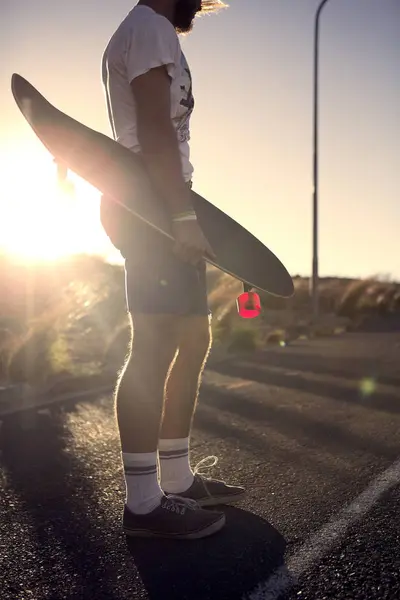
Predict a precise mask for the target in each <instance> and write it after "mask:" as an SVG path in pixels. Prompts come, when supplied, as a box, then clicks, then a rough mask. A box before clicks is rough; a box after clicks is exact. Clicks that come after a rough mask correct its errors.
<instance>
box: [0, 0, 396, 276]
mask: <svg viewBox="0 0 400 600" xmlns="http://www.w3.org/2000/svg"><path fill="white" fill-rule="evenodd" d="M135 4H136V2H135V0H112V1H108V0H84V1H83V2H82V0H68V2H65V0H53V1H52V2H51V3H49V2H48V0H34V1H32V0H1V7H0V11H1V12H0V53H1V56H2V59H3V60H2V61H1V64H0V217H1V222H2V223H3V227H1V223H0V246H1V245H2V243H3V244H4V243H10V238H12V242H13V243H14V245H15V243H16V239H17V238H18V239H19V243H20V244H22V245H23V239H22V238H24V236H25V238H24V239H25V240H30V242H29V243H30V244H32V243H33V241H32V240H33V234H32V229H34V228H35V223H36V224H37V222H38V217H37V210H39V209H38V208H36V207H38V206H39V204H40V202H39V200H38V198H41V199H42V200H43V198H44V197H45V196H46V194H47V196H46V198H47V200H48V201H47V203H44V202H42V203H41V204H40V207H41V208H40V210H41V211H42V212H41V213H40V214H41V216H40V219H41V229H38V232H39V233H40V232H42V233H43V231H44V229H43V223H44V224H45V225H46V229H47V231H50V230H51V227H50V224H52V230H53V234H52V235H53V238H46V239H45V237H44V233H43V235H39V234H38V235H37V236H36V237H37V238H41V240H42V242H41V243H42V245H43V244H45V245H46V244H47V245H48V244H49V243H51V239H53V240H54V244H55V243H56V242H57V240H60V239H61V238H62V239H64V244H65V247H66V248H68V244H69V240H71V239H83V238H86V239H87V240H91V244H92V247H93V250H94V251H99V252H102V253H104V254H107V255H108V256H111V257H112V256H113V254H112V252H111V253H110V251H111V246H110V244H109V243H108V241H107V238H106V237H105V235H104V234H103V232H102V231H101V227H100V225H99V222H98V194H96V193H94V192H93V189H92V188H90V189H87V188H85V187H84V186H81V187H80V188H79V190H80V192H79V193H78V195H77V199H75V204H74V207H75V208H74V210H75V213H74V217H73V218H71V219H70V221H68V220H65V219H61V220H60V218H59V217H60V214H61V213H60V211H59V210H58V209H57V210H58V212H57V210H55V208H54V206H55V205H54V202H53V200H52V198H51V185H53V179H54V178H53V171H52V170H51V169H52V167H50V165H51V157H50V155H48V153H47V152H46V151H45V150H44V149H43V146H42V145H41V143H40V142H39V141H38V140H37V138H36V137H35V135H34V134H33V132H32V131H31V130H30V128H29V126H28V125H27V124H26V123H25V121H24V119H23V118H22V116H21V114H20V113H19V111H18V109H17V107H16V105H15V103H14V100H13V98H12V95H11V92H10V79H11V74H12V73H13V72H17V73H20V74H21V75H23V76H24V77H26V78H27V79H28V80H29V81H31V83H33V85H35V86H36V87H38V89H39V90H40V91H41V92H42V93H43V94H44V95H45V96H46V97H47V98H48V99H49V100H50V102H52V103H53V104H55V105H56V106H57V107H58V108H60V109H61V110H63V111H65V112H66V113H67V114H69V115H71V116H72V117H74V118H75V119H77V120H79V121H81V122H83V123H85V124H86V125H88V126H90V127H92V128H93V129H96V130H98V131H101V132H103V133H106V134H107V135H110V136H111V130H110V127H109V124H108V120H107V113H106V107H105V101H104V94H103V90H102V87H101V79H100V64H101V56H102V53H103V50H104V47H105V46H106V44H107V41H108V39H109V38H110V36H111V35H112V33H113V31H114V29H115V28H116V27H117V26H118V24H119V23H120V21H121V20H122V19H123V18H124V17H125V15H126V14H127V13H128V12H129V10H130V9H131V8H132V7H133V6H134V5H135ZM228 4H229V9H228V10H225V11H222V12H221V13H220V14H219V15H217V16H215V15H214V16H207V17H203V18H201V19H199V20H198V21H196V25H195V28H194V31H193V32H192V33H191V34H190V35H189V36H187V37H185V38H184V39H183V40H182V47H183V50H184V52H185V54H186V57H187V59H188V62H189V64H190V66H191V70H192V75H193V80H194V82H193V85H194V94H195V99H196V108H195V112H194V114H193V117H192V127H191V152H192V162H193V164H194V167H195V175H194V187H195V189H196V191H198V192H199V193H201V194H202V195H204V196H205V197H206V198H207V199H209V200H210V201H211V202H213V203H214V204H215V205H217V206H218V207H220V208H221V209H223V210H224V211H226V212H227V213H228V214H229V215H230V216H232V217H233V218H235V219H236V220H238V221H239V222H240V223H242V224H243V225H244V226H245V227H246V228H248V229H249V230H250V231H251V232H252V233H253V234H255V235H256V236H257V237H258V238H260V239H261V240H262V241H263V242H264V243H265V244H266V245H267V246H268V247H269V248H270V249H271V250H272V251H273V252H275V253H276V254H277V256H279V258H280V259H281V260H282V261H283V263H284V264H285V266H286V267H287V268H288V270H289V271H290V273H291V274H292V275H295V274H302V275H306V276H307V275H309V274H310V272H311V264H312V262H311V261H312V83H313V24H314V17H315V12H316V8H317V6H318V4H319V0H230V1H229V2H228ZM399 32H400V1H399V0H330V2H328V4H327V5H326V7H325V9H324V12H323V14H322V19H321V45H320V52H321V81H320V189H319V207H320V209H319V212H320V223H319V224H320V227H319V236H320V237H319V263H320V264H319V267H320V275H321V276H350V277H368V276H373V275H376V274H380V275H385V276H390V277H392V278H394V279H397V280H400V235H399V229H400V175H399V173H400V68H399V59H400V34H399ZM46 190H47V191H46ZM52 202H53V204H52ZM70 202H72V201H70ZM64 209H65V210H67V209H66V208H65V207H64ZM68 210H69V209H68ZM35 211H36V212H35ZM77 214H79V215H80V218H79V219H77V218H76V215H77ZM10 215H11V216H10ZM35 215H36V217H35ZM71 215H72V212H71ZM57 216H58V220H57ZM35 218H36V221H35ZM10 219H14V220H13V221H12V224H10V223H11V221H10ZM52 219H53V220H52ZM77 221H79V223H77ZM17 222H18V225H17V224H16V223H17ZM74 227H75V228H78V229H79V228H80V229H79V232H80V233H79V235H78V234H77V233H76V232H75V231H74ZM21 232H22V233H21ZM17 233H18V234H19V237H18V236H17ZM79 236H80V238H79ZM46 240H47V241H46ZM49 240H50V241H49ZM25 245H26V241H25Z"/></svg>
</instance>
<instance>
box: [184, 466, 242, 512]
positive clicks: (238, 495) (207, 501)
mask: <svg viewBox="0 0 400 600" xmlns="http://www.w3.org/2000/svg"><path fill="white" fill-rule="evenodd" d="M210 459H211V460H212V461H213V462H212V463H211V464H208V465H207V464H206V463H207V461H209V460H210ZM217 462H218V459H217V457H216V456H208V457H207V458H203V460H201V461H200V462H199V463H198V464H197V465H196V467H195V469H194V481H193V483H192V485H191V486H190V488H189V489H187V490H186V491H185V492H182V493H179V494H175V495H179V496H180V497H181V498H188V499H191V500H195V501H196V502H197V504H198V505H199V506H217V505H219V504H234V503H235V502H239V501H240V500H243V498H244V497H245V495H246V491H245V489H244V488H243V487H240V486H237V485H228V484H227V483H225V482H224V481H219V480H218V479H209V478H207V477H205V476H204V474H203V473H201V471H200V467H202V466H203V467H205V468H210V467H213V466H214V465H216V464H217Z"/></svg>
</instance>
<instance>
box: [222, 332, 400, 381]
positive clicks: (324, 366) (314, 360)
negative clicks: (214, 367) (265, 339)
mask: <svg viewBox="0 0 400 600" xmlns="http://www.w3.org/2000/svg"><path fill="white" fill-rule="evenodd" d="M366 343H368V341H366ZM302 350H303V349H302V347H301V346H299V347H298V352H296V348H295V347H294V346H292V347H290V352H287V351H286V350H285V349H279V350H275V349H273V348H269V349H268V350H264V351H260V352H256V353H254V354H252V355H251V357H248V358H247V359H246V358H244V360H246V361H247V360H250V362H252V363H254V364H259V365H264V366H271V367H280V368H283V369H292V370H294V371H307V372H309V373H315V374H317V375H330V376H333V377H339V378H343V379H349V380H354V379H360V380H361V379H363V378H364V377H367V378H372V379H376V380H377V381H379V383H382V384H384V385H393V386H400V375H399V374H397V376H395V375H393V376H392V375H388V374H387V373H384V367H385V363H384V361H383V360H382V359H378V358H377V357H371V358H369V357H357V356H355V357H351V358H350V357H348V356H347V357H346V358H342V357H340V356H324V355H323V354H319V353H317V352H315V353H310V352H308V351H307V353H304V352H303V351H302ZM307 350H308V349H307ZM399 357H400V350H399ZM228 362H232V361H228Z"/></svg>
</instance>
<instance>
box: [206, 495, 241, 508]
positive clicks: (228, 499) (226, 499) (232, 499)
mask: <svg viewBox="0 0 400 600" xmlns="http://www.w3.org/2000/svg"><path fill="white" fill-rule="evenodd" d="M245 497H246V493H245V492H242V493H241V494H236V495H235V496H232V495H230V496H220V497H218V498H216V497H215V496H212V497H210V498H208V497H207V498H204V499H203V500H196V502H197V504H198V505H199V506H201V507H204V506H220V505H221V504H236V503H237V502H240V501H241V500H244V498H245Z"/></svg>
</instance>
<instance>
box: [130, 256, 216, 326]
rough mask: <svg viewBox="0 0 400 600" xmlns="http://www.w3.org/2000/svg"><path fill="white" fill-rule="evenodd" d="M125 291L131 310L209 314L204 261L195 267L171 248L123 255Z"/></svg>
mask: <svg viewBox="0 0 400 600" xmlns="http://www.w3.org/2000/svg"><path fill="white" fill-rule="evenodd" d="M125 293H126V302H127V307H128V310H129V312H130V313H131V314H135V313H149V314H166V315H168V314H170V315H182V316H184V315H209V314H210V313H209V309H208V302H207V281H206V265H205V263H202V264H201V265H200V266H199V267H198V268H196V267H194V266H192V265H190V264H188V263H185V262H183V261H182V260H180V259H178V258H177V257H176V256H175V255H174V254H173V253H172V251H170V252H165V251H164V252H162V253H160V252H152V253H151V256H150V257H149V256H146V257H142V258H141V259H140V260H135V259H134V258H133V257H129V256H128V257H126V258H125Z"/></svg>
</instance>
